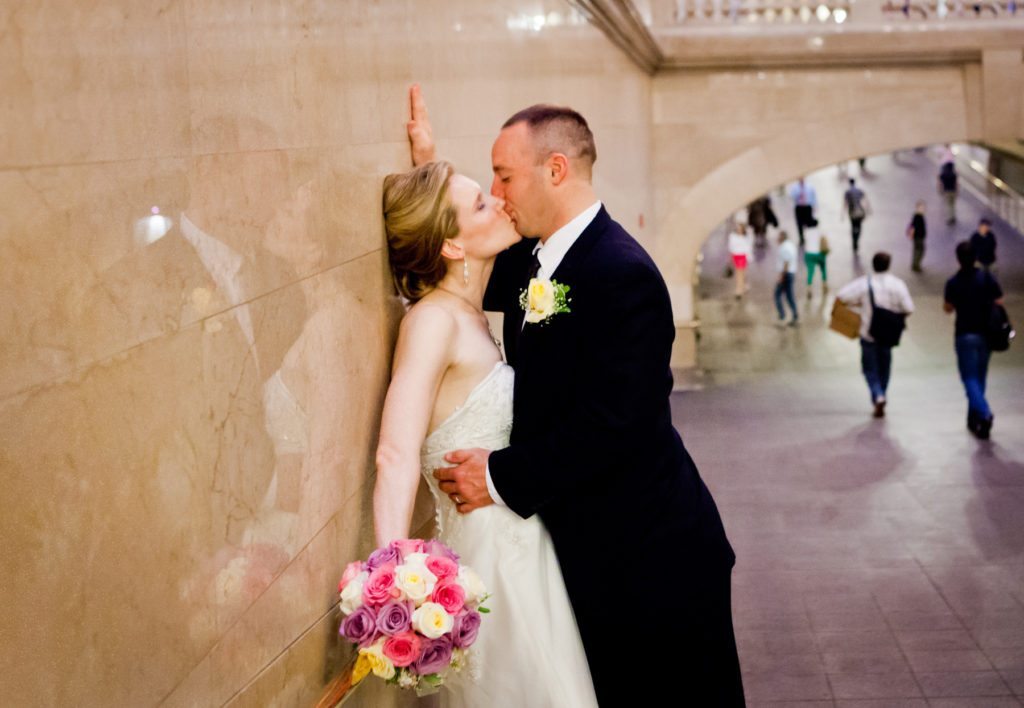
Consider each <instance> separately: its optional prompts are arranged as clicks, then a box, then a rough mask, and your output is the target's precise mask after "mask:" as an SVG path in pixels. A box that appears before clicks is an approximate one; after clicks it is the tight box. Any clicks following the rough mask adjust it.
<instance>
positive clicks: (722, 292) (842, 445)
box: [674, 153, 1024, 707]
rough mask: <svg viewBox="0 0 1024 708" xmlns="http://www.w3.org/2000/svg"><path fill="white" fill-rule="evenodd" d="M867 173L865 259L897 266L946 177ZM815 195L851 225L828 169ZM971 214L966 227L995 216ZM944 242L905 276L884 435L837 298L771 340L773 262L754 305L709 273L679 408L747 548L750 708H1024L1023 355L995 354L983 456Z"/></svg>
mask: <svg viewBox="0 0 1024 708" xmlns="http://www.w3.org/2000/svg"><path fill="white" fill-rule="evenodd" d="M869 166H870V167H871V168H872V169H873V170H874V174H873V179H872V181H871V182H870V183H869V185H868V193H869V195H871V197H872V199H873V201H874V202H875V209H876V214H875V216H874V223H873V224H871V225H872V226H873V227H874V228H873V229H872V230H871V231H869V232H867V233H866V234H865V244H864V250H865V252H866V253H867V254H870V253H871V251H872V249H874V248H878V247H880V246H882V245H884V244H885V243H886V238H888V239H889V240H890V241H892V245H891V249H892V250H893V252H894V253H896V254H897V257H899V253H900V252H899V250H898V249H900V248H902V249H903V250H909V248H908V245H907V244H906V242H905V237H903V235H902V227H903V225H905V223H906V217H907V216H908V215H907V214H905V213H903V212H905V211H906V209H905V208H904V206H905V202H907V201H910V202H912V201H913V199H914V198H916V196H917V195H916V193H915V192H916V191H921V192H928V191H931V190H932V188H931V180H932V179H933V176H932V173H931V171H932V167H931V165H930V163H928V162H927V161H926V158H925V157H924V156H922V155H917V154H913V153H910V154H907V155H904V156H903V157H902V164H896V163H894V162H893V161H892V159H891V158H890V157H888V156H882V157H876V158H872V159H871V160H870V162H869ZM815 181H816V183H818V184H819V198H821V199H822V201H823V202H824V203H825V204H824V208H828V205H829V204H830V203H831V204H835V205H836V208H837V205H838V193H840V184H841V183H839V182H838V181H837V180H836V179H835V170H834V169H832V170H828V171H825V172H824V173H821V174H819V175H816V176H815ZM907 195H911V196H907ZM775 201H776V203H777V207H779V210H780V211H781V212H785V211H788V209H787V208H785V207H784V206H783V204H784V202H783V201H782V200H780V199H776V200H775ZM963 201H964V203H963V204H962V205H961V213H962V214H963V215H964V218H970V219H971V221H970V225H971V226H973V225H974V223H975V221H976V218H977V215H978V214H979V213H980V211H979V208H980V205H979V204H978V203H977V202H975V201H974V200H973V199H971V198H970V197H965V199H964V200H963ZM890 202H897V204H896V205H895V206H894V205H893V204H891V203H890ZM824 208H823V212H824ZM933 211H934V213H935V216H933V218H932V221H934V222H941V220H940V219H938V218H937V216H938V213H939V212H938V209H937V208H936V209H934V210H933ZM784 216H788V215H786V214H784ZM822 221H823V222H824V223H825V224H826V228H828V219H827V218H823V219H822ZM869 221H870V220H869ZM866 226H867V224H866ZM930 226H931V224H930ZM833 228H835V230H836V232H837V233H839V230H838V227H833ZM933 228H934V234H933V239H934V240H933V242H932V250H930V251H929V256H928V258H927V259H926V261H925V267H926V270H927V272H926V273H925V275H924V276H923V277H919V278H910V277H908V276H909V273H907V272H906V271H907V270H908V267H907V266H908V264H907V263H906V262H898V263H897V266H896V267H895V268H894V270H895V272H896V273H897V274H898V275H901V277H907V279H908V282H909V283H910V285H911V292H912V293H913V295H914V298H915V300H916V301H917V304H918V308H919V312H918V313H917V314H915V315H914V316H913V317H912V318H911V329H910V331H909V332H908V334H907V335H906V336H907V341H906V342H905V343H904V344H903V345H901V346H900V347H899V349H898V350H897V351H896V354H895V364H894V369H895V370H894V374H893V383H892V385H891V387H890V401H891V402H890V405H889V410H888V415H887V417H886V418H885V419H883V420H874V419H872V418H871V417H870V405H869V401H868V394H867V389H866V387H865V385H864V383H863V380H862V379H861V377H860V373H859V368H858V361H859V359H858V357H859V350H858V348H857V346H856V343H855V342H851V341H849V340H844V339H842V338H841V337H839V336H838V335H835V334H834V333H831V332H829V331H828V330H827V329H826V328H825V326H824V322H823V317H824V315H823V313H824V311H825V309H827V306H828V302H827V301H826V302H825V303H824V307H822V300H821V297H820V295H818V294H817V293H816V294H815V297H814V299H813V300H812V301H811V306H812V307H811V309H810V311H809V312H808V313H806V314H805V315H803V317H804V319H805V320H806V321H805V323H804V325H803V326H802V327H801V328H800V329H799V330H796V331H793V330H788V329H778V328H776V327H775V326H774V322H773V320H774V312H773V307H772V306H771V304H770V301H769V293H770V287H771V284H770V280H771V277H772V274H771V270H772V269H773V268H774V258H773V256H772V254H771V253H769V254H767V257H766V258H765V259H764V260H763V261H761V262H760V263H756V264H755V266H754V269H753V273H752V274H753V275H754V288H753V290H752V292H751V294H750V296H749V297H748V298H747V299H746V300H745V301H743V302H740V303H736V302H735V301H734V300H733V299H732V297H731V295H730V292H731V283H730V282H729V281H726V280H724V279H722V278H720V277H717V276H718V275H719V274H720V273H721V268H720V267H718V266H716V267H715V268H714V269H712V268H710V267H707V266H706V268H705V272H707V273H713V274H714V276H716V277H709V278H707V279H706V282H705V284H704V286H703V290H704V291H705V293H706V296H707V299H706V300H705V301H704V302H703V303H702V310H701V316H702V318H703V319H704V328H703V330H702V334H703V338H702V342H701V346H700V356H701V361H702V364H703V365H704V367H705V370H706V372H705V375H704V377H703V379H704V386H703V388H702V389H701V390H695V391H688V392H682V393H678V394H676V395H675V397H674V405H675V414H676V423H677V425H678V427H679V429H680V430H681V432H682V434H683V437H684V440H685V441H686V444H687V446H688V448H689V449H690V451H691V452H692V453H693V455H694V457H695V459H696V460H697V462H698V464H699V466H700V468H701V471H702V474H703V475H704V477H705V478H706V480H707V481H708V485H709V486H710V487H711V489H712V491H713V492H714V494H715V498H716V499H717V501H718V503H719V506H720V507H721V510H722V515H723V517H724V519H725V523H726V526H727V529H728V532H729V535H730V539H731V540H732V541H733V545H734V546H735V548H736V551H737V555H738V562H737V566H736V570H735V573H734V576H733V578H734V608H735V610H734V611H735V621H736V628H737V638H738V641H739V644H740V654H741V657H740V658H741V661H742V664H743V668H744V675H745V682H746V689H747V695H748V699H749V704H750V705H752V706H759V705H794V706H805V707H810V706H1021V705H1024V396H1022V393H1024V352H1022V350H1024V341H1022V342H1017V343H1016V345H1015V347H1014V351H1011V352H1009V353H1006V354H999V355H996V356H994V357H993V362H992V370H991V373H990V379H989V388H990V403H991V404H992V406H993V409H994V411H995V414H996V425H995V428H994V430H993V438H992V440H991V441H989V442H985V443H982V442H979V441H977V440H975V439H974V438H973V437H971V436H970V434H969V433H968V432H967V430H966V429H965V427H964V419H965V415H966V403H965V400H964V396H963V392H962V388H961V386H960V382H959V380H958V378H957V375H956V369H955V359H954V356H953V353H952V322H951V321H950V320H949V319H948V318H947V317H946V316H945V315H944V314H943V313H942V312H941V307H940V304H941V283H942V281H943V280H944V279H945V277H947V276H948V274H949V273H951V271H952V269H953V266H951V265H950V262H951V261H952V258H951V257H949V258H948V259H947V258H946V256H947V255H948V254H949V253H951V251H952V244H953V243H954V241H955V239H956V237H957V236H958V233H957V232H956V231H955V230H949V231H947V230H946V229H945V227H944V225H942V224H941V223H937V224H936V225H935V226H933ZM997 229H1002V230H1000V231H997V232H998V233H999V234H1000V236H1001V237H1002V238H1001V241H1000V249H1001V257H1002V258H1003V259H1005V260H1004V261H1003V265H1002V269H1001V273H1000V275H1001V280H1002V281H1003V283H1004V287H1005V289H1006V290H1007V291H1008V292H1009V293H1010V298H1009V304H1010V310H1011V316H1013V317H1014V319H1015V320H1016V321H1018V322H1024V312H1022V308H1021V304H1022V299H1024V298H1022V295H1024V239H1021V237H1020V236H1019V235H1017V234H1012V233H1010V232H1009V231H1007V230H1006V229H1007V227H1006V226H1005V225H1000V224H997ZM968 233H969V232H968ZM836 242H838V244H837V248H836V253H835V254H834V256H833V257H832V258H831V261H832V262H830V264H829V265H830V267H831V268H832V273H833V281H834V283H835V284H841V283H842V282H844V281H845V280H846V279H847V278H848V277H852V274H853V272H854V270H853V261H852V259H851V258H850V256H849V254H848V253H847V252H846V251H847V248H844V247H845V246H846V243H845V241H842V240H840V239H834V240H833V243H836ZM717 248H718V245H717V244H716V243H715V242H709V247H708V253H707V258H706V261H705V263H706V264H709V263H712V262H715V259H716V258H717V259H719V260H720V262H721V263H722V264H724V260H725V259H724V254H722V253H720V252H719V251H717V250H716V249H717ZM903 255H904V257H903V259H902V260H903V261H906V260H908V258H909V256H908V254H903ZM1011 261H1012V262H1011ZM799 294H800V298H801V299H800V305H801V306H804V305H805V304H806V302H807V301H806V300H805V299H803V290H802V288H801V291H800V293H799ZM811 313H815V314H811Z"/></svg>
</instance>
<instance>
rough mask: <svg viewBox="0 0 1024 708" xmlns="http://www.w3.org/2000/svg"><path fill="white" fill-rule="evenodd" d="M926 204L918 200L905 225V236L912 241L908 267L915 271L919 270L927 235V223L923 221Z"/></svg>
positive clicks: (918, 271)
mask: <svg viewBox="0 0 1024 708" xmlns="http://www.w3.org/2000/svg"><path fill="white" fill-rule="evenodd" d="M926 207H927V205H926V204H925V203H924V201H923V200H918V202H917V206H916V207H915V208H914V216H913V217H912V218H911V219H910V224H909V225H907V238H909V239H910V240H911V241H913V243H914V255H913V258H912V261H911V265H910V269H911V270H913V271H914V272H915V273H920V272H921V260H922V259H923V258H924V239H925V237H926V236H927V235H928V224H927V223H926V222H925V218H924V212H925V209H926Z"/></svg>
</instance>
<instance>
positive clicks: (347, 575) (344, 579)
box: [338, 561, 363, 592]
mask: <svg viewBox="0 0 1024 708" xmlns="http://www.w3.org/2000/svg"><path fill="white" fill-rule="evenodd" d="M362 572H363V562H362V561H352V562H351V563H349V564H348V565H346V566H345V572H344V573H342V574H341V582H340V583H338V592H341V591H342V590H344V589H345V586H346V585H348V584H349V583H350V582H352V578H354V577H356V576H357V575H359V574H360V573H362Z"/></svg>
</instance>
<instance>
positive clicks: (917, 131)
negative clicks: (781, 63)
mask: <svg viewBox="0 0 1024 708" xmlns="http://www.w3.org/2000/svg"><path fill="white" fill-rule="evenodd" d="M951 73H953V72H951ZM956 73H959V72H956ZM946 89H947V90H946V91H943V92H942V94H943V95H939V96H935V95H933V96H931V97H930V100H927V101H922V100H920V99H921V96H920V94H917V95H915V93H914V92H913V91H909V90H908V92H907V100H906V101H895V102H891V103H889V104H887V105H878V104H877V103H875V104H874V105H872V106H870V109H866V110H863V111H848V112H845V113H840V114H839V115H836V113H835V112H832V114H831V115H828V116H827V117H826V118H825V119H821V120H805V121H801V122H799V123H797V122H794V123H793V124H791V126H790V129H789V130H784V131H778V130H776V131H775V132H774V133H773V134H768V135H764V136H763V139H762V140H760V141H758V142H757V143H756V144H754V145H753V146H750V147H746V148H745V149H742V150H740V151H739V152H738V154H734V155H732V156H728V155H727V156H725V159H722V160H721V161H720V162H718V163H717V164H715V165H714V166H713V167H712V169H710V171H707V172H706V173H705V174H704V175H703V176H702V177H701V178H700V179H698V180H697V181H696V182H695V183H693V184H692V185H691V186H688V187H685V188H680V187H678V186H677V187H675V188H674V189H672V190H671V191H672V192H674V193H675V195H677V196H675V198H674V199H672V201H671V202H670V203H669V204H668V205H667V206H668V208H667V209H666V208H665V207H662V212H661V213H662V214H664V216H662V217H660V218H659V220H658V228H657V232H656V242H655V243H656V247H655V251H654V253H655V259H656V261H657V262H658V266H659V268H661V270H662V273H663V274H664V276H665V279H666V282H667V284H668V287H669V291H670V293H671V295H672V304H673V311H674V313H675V318H676V326H677V337H676V347H675V351H674V352H673V365H674V366H681V367H686V366H693V365H694V364H695V363H696V352H695V333H694V301H693V292H694V287H695V286H696V284H697V283H696V275H695V270H696V263H697V257H698V254H699V253H700V251H701V248H702V247H703V245H704V242H705V241H706V240H707V238H708V236H709V235H710V233H711V232H712V230H713V229H714V228H715V227H716V226H717V225H718V224H720V223H721V222H722V221H723V220H724V219H725V218H727V217H728V216H729V215H730V214H731V213H733V212H734V211H735V210H736V209H738V208H740V207H742V206H743V205H744V204H747V203H748V202H749V201H750V200H752V199H754V198H755V197H757V196H759V195H761V194H765V193H767V192H768V191H769V190H770V189H772V188H773V187H775V186H777V185H779V184H781V183H785V182H789V181H792V180H794V179H796V178H798V177H799V176H801V175H804V174H809V173H811V172H813V171H815V170H817V169H820V168H822V167H827V166H829V165H834V164H836V163H838V162H840V161H842V160H849V159H855V158H857V157H860V156H866V155H873V154H879V153H885V152H891V151H893V150H897V149H901V148H908V147H915V146H919V145H927V144H933V143H945V142H965V141H968V140H970V139H977V137H979V136H977V135H976V134H973V133H976V132H977V131H972V130H970V129H969V127H971V124H973V123H974V121H972V120H969V116H968V113H969V110H968V102H967V101H966V100H965V99H966V94H967V93H968V92H967V91H966V90H965V87H964V84H963V83H959V85H958V86H947V87H946ZM949 89H953V90H949ZM957 89H959V90H957ZM668 178H669V179H668V181H669V182H670V183H671V181H672V180H671V175H669V176H668Z"/></svg>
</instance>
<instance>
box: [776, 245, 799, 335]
mask: <svg viewBox="0 0 1024 708" xmlns="http://www.w3.org/2000/svg"><path fill="white" fill-rule="evenodd" d="M775 262H776V264H777V266H778V270H779V280H778V282H777V283H776V284H775V309H776V310H778V311H779V323H780V324H781V323H783V322H785V321H786V311H785V309H783V307H782V298H783V297H785V298H786V302H788V303H789V309H790V311H791V312H792V313H793V318H792V319H791V320H790V321H789V326H790V327H796V326H797V324H799V321H800V315H799V314H798V313H797V311H796V298H794V297H793V281H794V280H795V279H796V244H794V243H793V242H792V241H790V240H789V234H787V233H786V232H785V231H780V232H779V250H778V252H777V253H776V256H775Z"/></svg>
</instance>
